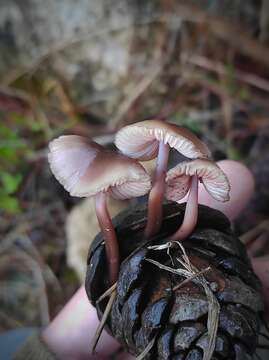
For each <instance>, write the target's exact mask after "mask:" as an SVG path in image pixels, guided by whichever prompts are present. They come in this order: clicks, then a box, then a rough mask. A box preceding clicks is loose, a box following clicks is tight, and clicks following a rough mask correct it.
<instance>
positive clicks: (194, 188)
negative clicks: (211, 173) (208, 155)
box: [171, 175, 198, 241]
mask: <svg viewBox="0 0 269 360" xmlns="http://www.w3.org/2000/svg"><path fill="white" fill-rule="evenodd" d="M197 218H198V177H197V176H196V175H194V176H192V180H191V187H190V192H189V197H188V201H187V205H186V209H185V214H184V219H183V222H182V224H181V226H180V228H179V229H178V230H177V231H176V232H175V233H174V235H172V237H171V239H172V241H180V240H184V239H186V238H187V237H188V236H189V235H190V234H191V233H192V232H193V230H194V228H195V226H196V224H197Z"/></svg>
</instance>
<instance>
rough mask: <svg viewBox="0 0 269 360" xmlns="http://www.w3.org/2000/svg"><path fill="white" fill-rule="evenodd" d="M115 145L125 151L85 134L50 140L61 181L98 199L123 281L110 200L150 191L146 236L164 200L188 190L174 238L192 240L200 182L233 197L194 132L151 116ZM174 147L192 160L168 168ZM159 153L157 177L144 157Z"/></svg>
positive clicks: (111, 257)
mask: <svg viewBox="0 0 269 360" xmlns="http://www.w3.org/2000/svg"><path fill="white" fill-rule="evenodd" d="M115 144H116V146H117V148H118V149H119V150H120V151H121V153H118V152H115V151H109V150H106V149H105V148H104V147H102V146H101V145H99V144H97V143H95V142H93V141H91V140H89V139H87V138H84V137H81V136H77V135H66V136H60V137H59V138H57V139H55V140H53V141H52V142H51V143H50V144H49V150H50V151H49V156H48V159H49V163H50V167H51V170H52V172H53V174H54V176H55V177H56V179H57V180H58V181H59V182H60V183H61V184H62V185H63V187H64V188H65V189H66V190H67V191H68V192H69V193H70V194H71V195H72V196H77V197H90V196H94V197H95V204H96V216H97V218H98V222H99V225H100V229H101V231H102V234H103V238H104V241H105V247H106V256H107V262H108V268H109V279H110V284H113V283H115V282H116V281H117V277H118V272H119V264H120V254H119V246H118V242H117V237H116V233H115V229H114V227H113V224H112V220H111V217H110V215H109V211H108V209H107V204H106V198H107V196H112V197H114V198H115V199H121V200H123V199H129V198H133V197H138V196H142V195H145V194H147V193H148V192H149V200H148V216H147V224H146V227H145V232H144V234H145V237H146V238H148V239H149V238H151V237H152V236H154V235H155V234H157V233H158V232H159V230H160V227H161V224H162V206H163V199H164V197H166V198H167V199H168V200H173V201H177V202H178V201H180V200H181V199H182V198H183V197H184V196H185V195H186V194H187V193H188V192H189V196H188V200H187V205H186V210H185V215H184V220H183V222H182V224H181V226H180V227H179V229H178V231H177V232H176V233H175V234H174V235H172V240H183V239H185V238H187V237H188V236H189V235H190V234H191V233H192V231H193V230H194V228H195V225H196V223H197V216H198V182H199V181H200V182H202V183H203V185H204V186H205V188H206V190H207V191H208V192H209V194H211V195H212V196H213V198H214V199H216V200H219V201H227V200H228V199H229V190H230V186H229V182H228V179H227V177H226V176H225V174H224V173H223V171H222V170H221V169H220V168H219V167H218V166H217V165H216V164H215V163H214V162H213V161H211V160H209V158H210V151H209V150H208V148H207V146H206V145H205V144H204V143H203V142H201V141H200V140H199V139H198V138H197V137H196V136H195V135H194V134H192V133H191V132H190V131H189V130H187V129H184V128H182V127H179V126H177V125H175V124H170V123H165V122H163V121H160V120H147V121H142V122H138V123H135V124H133V125H129V126H126V127H124V128H122V129H120V130H119V131H118V132H117V134H116V138H115ZM170 148H173V149H175V150H177V151H178V152H180V153H181V154H182V155H183V156H185V157H186V158H188V159H191V160H188V161H184V162H181V163H179V164H178V165H177V166H176V167H174V168H173V169H171V170H169V171H168V172H167V165H168V158H169V151H170ZM156 157H157V165H156V170H155V175H154V178H153V186H152V187H151V179H150V176H149V175H148V173H147V172H146V171H145V169H144V167H143V166H142V165H141V164H140V163H139V162H138V161H146V160H152V159H154V158H156Z"/></svg>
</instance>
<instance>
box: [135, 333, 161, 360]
mask: <svg viewBox="0 0 269 360" xmlns="http://www.w3.org/2000/svg"><path fill="white" fill-rule="evenodd" d="M155 339H156V336H155V337H154V338H153V339H152V340H151V341H150V342H149V343H148V345H147V346H146V348H145V349H144V350H143V351H142V353H141V354H140V355H138V356H137V357H136V358H135V360H142V359H144V357H145V356H146V355H147V354H148V353H149V352H150V350H151V349H152V347H153V345H154V343H155Z"/></svg>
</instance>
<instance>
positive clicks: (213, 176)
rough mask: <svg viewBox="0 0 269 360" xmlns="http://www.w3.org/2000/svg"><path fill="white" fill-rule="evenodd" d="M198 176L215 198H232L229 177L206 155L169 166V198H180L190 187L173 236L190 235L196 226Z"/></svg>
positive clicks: (179, 237) (224, 199) (177, 238)
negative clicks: (179, 221) (183, 210)
mask: <svg viewBox="0 0 269 360" xmlns="http://www.w3.org/2000/svg"><path fill="white" fill-rule="evenodd" d="M198 180H199V181H200V182H201V183H202V184H203V185H204V187H205V189H206V190H207V192H208V193H209V194H210V195H211V196H212V197H213V198H214V199H215V200H218V201H222V202H225V201H228V200H229V192H230V184H229V180H228V179H227V177H226V175H225V174H224V172H223V171H222V170H221V168H220V167H219V166H218V165H217V164H216V163H215V162H213V161H210V160H207V159H196V160H193V161H184V162H181V163H180V164H178V165H177V166H175V167H174V168H173V169H171V170H169V171H168V173H167V176H166V192H165V196H166V198H167V199H168V200H173V201H179V200H181V199H182V198H183V197H184V196H185V195H186V194H187V192H188V190H189V196H188V200H187V204H186V210H185V214H184V219H183V222H182V224H181V226H180V228H179V229H178V230H177V232H176V233H175V234H174V235H173V236H172V240H176V241H178V240H183V239H185V238H187V237H188V236H189V235H190V234H191V233H192V231H193V229H194V228H195V226H196V223H197V217H198Z"/></svg>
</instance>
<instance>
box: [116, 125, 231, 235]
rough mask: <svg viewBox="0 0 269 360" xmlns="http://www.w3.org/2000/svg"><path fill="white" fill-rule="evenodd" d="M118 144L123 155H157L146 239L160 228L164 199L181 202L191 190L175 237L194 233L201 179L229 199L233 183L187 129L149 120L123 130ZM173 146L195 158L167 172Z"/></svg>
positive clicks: (142, 157)
mask: <svg viewBox="0 0 269 360" xmlns="http://www.w3.org/2000/svg"><path fill="white" fill-rule="evenodd" d="M115 144H116V146H117V147H118V149H119V150H121V152H122V153H123V154H125V155H127V156H129V157H131V158H134V159H137V160H140V161H146V160H152V159H154V158H155V157H157V165H156V170H155V175H154V179H153V186H152V189H151V191H150V193H149V201H148V216H147V219H148V220H147V225H146V228H145V236H146V237H147V238H150V237H152V236H154V235H155V234H157V233H158V231H159V230H160V227H161V223H162V205H163V198H164V197H166V198H167V199H168V200H173V201H177V202H178V201H180V200H181V199H183V198H184V196H185V195H186V194H187V193H188V192H189V196H188V200H187V205H186V210H185V215H184V220H183V223H182V224H181V226H180V228H179V229H178V231H177V232H176V233H175V234H174V235H173V236H172V240H175V241H178V240H183V239H185V238H187V237H188V236H189V235H190V234H191V233H192V231H193V230H194V228H195V225H196V223H197V215H198V214H197V213H198V181H200V182H201V183H203V185H204V186H205V188H206V190H207V191H208V192H209V194H210V195H211V196H212V197H213V198H214V199H216V200H218V201H228V200H229V191H230V185H229V181H228V179H227V177H226V175H225V174H224V173H223V171H222V170H221V169H220V168H219V167H218V165H217V164H216V163H215V162H213V161H212V160H209V159H210V157H211V154H210V151H209V149H208V147H207V146H206V145H205V144H204V143H203V142H201V141H200V140H199V139H198V138H197V137H196V136H195V135H194V134H193V133H191V132H190V131H189V130H187V129H185V128H182V127H180V126H177V125H175V124H170V123H165V122H163V121H160V120H146V121H142V122H139V123H135V124H132V125H129V126H126V127H124V128H122V129H120V130H119V131H118V133H117V134H116V139H115ZM170 148H173V149H175V150H177V151H178V152H179V153H181V154H182V155H183V156H185V157H186V158H188V159H194V160H189V161H184V162H182V163H180V164H178V165H177V166H176V167H174V168H173V169H171V170H169V171H168V172H167V164H168V157H169V151H170Z"/></svg>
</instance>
